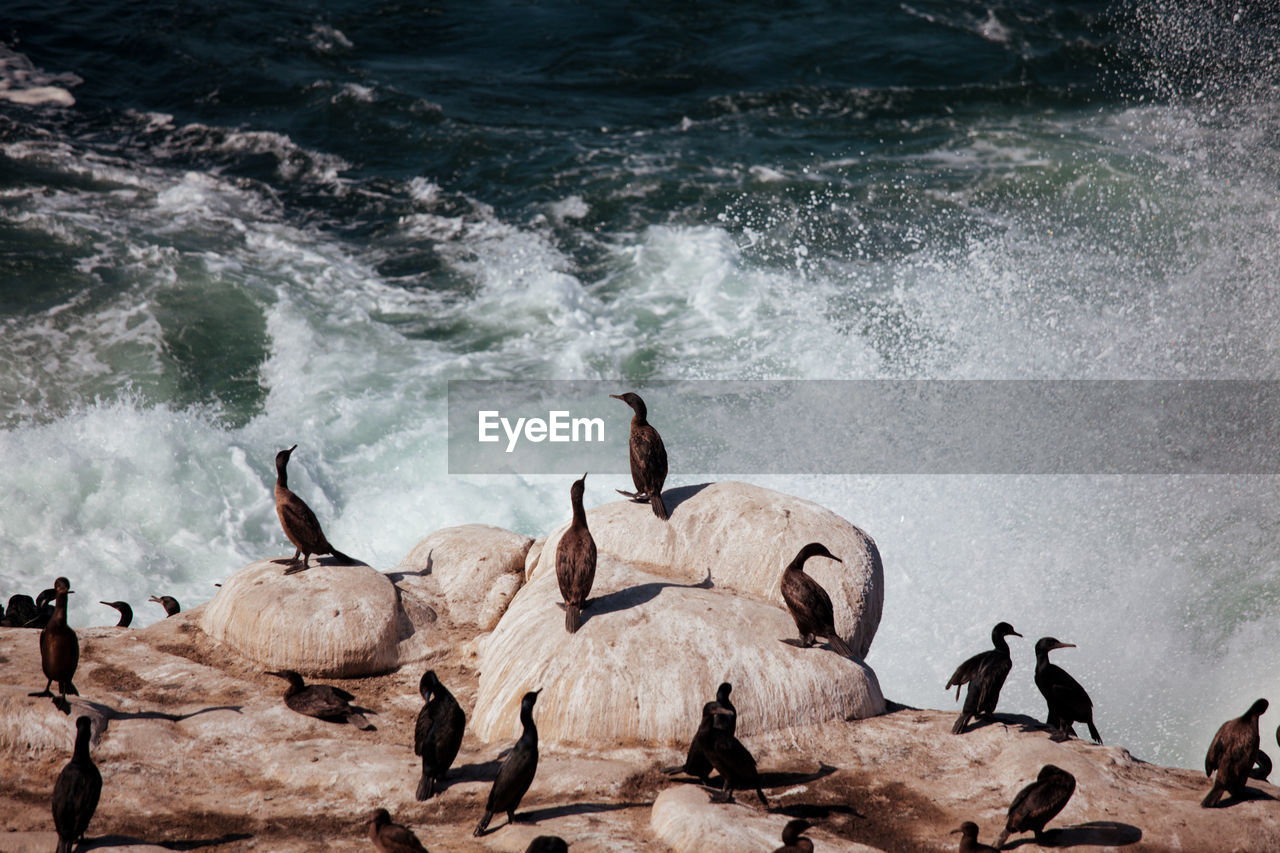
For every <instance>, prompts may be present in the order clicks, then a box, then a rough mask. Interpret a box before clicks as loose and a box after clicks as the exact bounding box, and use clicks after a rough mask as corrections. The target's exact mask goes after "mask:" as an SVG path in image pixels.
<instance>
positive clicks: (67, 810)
mask: <svg viewBox="0 0 1280 853" xmlns="http://www.w3.org/2000/svg"><path fill="white" fill-rule="evenodd" d="M92 733H93V724H92V723H91V722H90V720H89V718H88V717H76V749H75V752H74V753H72V755H71V760H70V761H68V762H67V766H66V767H63V768H62V772H61V773H59V774H58V781H57V782H55V783H54V784H53V826H54V828H55V829H57V831H58V853H71V848H72V847H73V846H74V845H75V843H76V842H77V841H79V840H80V839H81V838H83V837H84V831H85V830H86V829H88V828H89V821H91V820H93V812H94V810H95V809H97V808H98V797H100V796H101V795H102V774H101V773H99V772H98V767H97V765H95V764H94V763H93V759H92V758H90V757H89V738H90V735H91V734H92Z"/></svg>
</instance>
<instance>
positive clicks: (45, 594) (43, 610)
mask: <svg viewBox="0 0 1280 853" xmlns="http://www.w3.org/2000/svg"><path fill="white" fill-rule="evenodd" d="M56 595H57V590H53V589H42V590H40V594H39V595H37V596H36V613H35V615H34V616H32V617H31V618H30V619H28V620H27V624H26V625H24V626H23V627H24V628H43V627H44V626H45V625H48V624H49V620H50V619H51V618H52V617H53V607H54V604H53V600H54V597H55V596H56Z"/></svg>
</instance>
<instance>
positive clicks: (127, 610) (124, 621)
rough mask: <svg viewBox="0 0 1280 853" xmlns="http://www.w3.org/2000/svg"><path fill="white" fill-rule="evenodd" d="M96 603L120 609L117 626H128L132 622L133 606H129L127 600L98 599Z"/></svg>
mask: <svg viewBox="0 0 1280 853" xmlns="http://www.w3.org/2000/svg"><path fill="white" fill-rule="evenodd" d="M98 603H99V604H105V605H107V606H108V607H114V608H115V609H116V610H119V611H120V621H119V622H117V623H116V627H117V628H128V627H129V626H130V625H132V624H133V608H132V607H130V606H129V603H128V602H127V601H99V602H98Z"/></svg>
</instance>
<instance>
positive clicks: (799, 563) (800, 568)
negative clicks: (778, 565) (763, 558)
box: [786, 551, 809, 574]
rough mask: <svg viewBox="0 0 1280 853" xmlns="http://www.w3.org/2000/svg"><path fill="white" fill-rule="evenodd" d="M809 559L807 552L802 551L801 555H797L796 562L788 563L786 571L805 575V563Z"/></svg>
mask: <svg viewBox="0 0 1280 853" xmlns="http://www.w3.org/2000/svg"><path fill="white" fill-rule="evenodd" d="M808 559H809V555H808V554H807V553H806V552H804V551H801V552H800V553H799V554H796V558H795V559H794V560H792V561H791V562H790V563H787V568H786V571H788V572H798V573H800V574H804V563H805V561H806V560H808Z"/></svg>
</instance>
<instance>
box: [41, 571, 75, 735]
mask: <svg viewBox="0 0 1280 853" xmlns="http://www.w3.org/2000/svg"><path fill="white" fill-rule="evenodd" d="M53 587H54V590H55V591H56V593H55V597H54V601H55V602H56V603H55V604H54V606H53V615H52V616H51V617H49V624H48V625H45V626H44V628H43V629H41V631H40V668H41V669H42V670H44V677H45V678H46V679H48V681H47V682H46V684H45V686H44V690H42V691H40V692H39V693H32V694H30V695H32V696H53V693H51V692H50V691H49V686H50V685H51V684H53V682H55V681H56V682H58V693H59V695H58V697H57V698H55V699H54V700H53V704H54V705H55V706H56V707H57V708H58V710H60V711H62V713H64V714H70V713H71V703H69V702H68V701H67V695H68V694H70V695H72V696H79V695H80V691H78V690H76V686H75V685H74V684H72V683H71V678H72V677H73V676H74V675H75V674H76V665H77V664H79V663H80V641H79V640H78V639H77V638H76V632H75V631H73V630H71V626H69V625H68V624H67V595H68V594H69V593H71V592H72V591H73V590H72V589H71V582H70V581H69V580H67V579H66V578H58V579H57V580H55V581H54V582H53Z"/></svg>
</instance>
